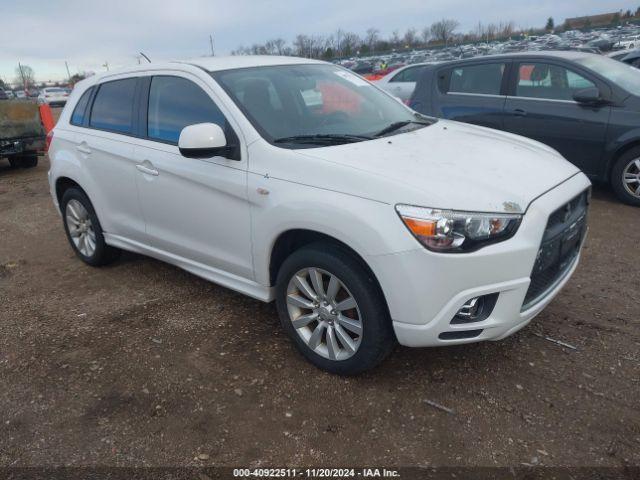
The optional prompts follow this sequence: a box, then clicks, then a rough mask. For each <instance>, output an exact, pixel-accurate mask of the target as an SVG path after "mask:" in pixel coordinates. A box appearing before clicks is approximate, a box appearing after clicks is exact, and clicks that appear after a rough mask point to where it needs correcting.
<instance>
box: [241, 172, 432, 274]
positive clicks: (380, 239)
mask: <svg viewBox="0 0 640 480" xmlns="http://www.w3.org/2000/svg"><path fill="white" fill-rule="evenodd" d="M278 182H284V181H277V180H274V179H270V183H278ZM285 183H287V185H286V186H283V188H281V189H280V190H281V191H282V192H283V193H282V194H281V195H280V196H275V195H274V198H270V199H269V200H268V201H267V202H264V201H262V200H263V198H264V197H261V198H255V199H254V198H250V200H251V201H252V236H253V257H254V270H255V277H256V281H257V282H258V283H260V284H263V285H269V284H270V278H269V265H270V262H271V254H272V251H273V248H274V246H275V243H276V241H277V239H278V238H279V237H280V236H281V235H282V234H284V233H285V232H287V231H290V230H298V229H302V230H311V231H314V232H318V233H322V234H324V235H328V236H330V237H333V238H335V239H336V240H339V241H340V242H342V243H344V244H346V245H348V246H349V247H350V248H352V249H353V250H354V251H355V252H356V253H357V254H358V255H360V257H362V258H363V259H365V261H366V259H367V257H371V256H373V255H385V254H391V253H394V252H397V251H398V250H412V249H417V248H420V246H419V245H418V243H417V242H416V241H415V240H414V238H413V237H412V236H411V235H410V234H408V232H407V231H406V229H405V228H404V227H403V225H402V223H401V221H400V219H399V218H398V216H397V214H396V212H395V210H394V207H393V206H392V205H388V204H385V203H380V202H376V201H372V200H368V199H363V198H357V197H356V198H354V197H351V196H348V195H345V194H339V193H335V192H327V191H325V190H322V189H313V188H308V187H304V186H301V185H297V184H294V183H290V182H285ZM273 190H276V189H275V188H274V189H273ZM250 191H251V187H250ZM254 191H255V189H254ZM341 196H348V197H349V199H348V203H347V199H346V198H345V199H344V200H343V201H341V199H340V197H341ZM341 204H342V205H346V204H348V205H349V207H350V208H349V209H345V208H340V206H339V205H341ZM373 225H376V228H374V227H373ZM381 225H386V227H385V228H380V226H381ZM369 266H370V268H372V270H373V266H372V265H369ZM375 273H376V272H375V271H374V274H375Z"/></svg>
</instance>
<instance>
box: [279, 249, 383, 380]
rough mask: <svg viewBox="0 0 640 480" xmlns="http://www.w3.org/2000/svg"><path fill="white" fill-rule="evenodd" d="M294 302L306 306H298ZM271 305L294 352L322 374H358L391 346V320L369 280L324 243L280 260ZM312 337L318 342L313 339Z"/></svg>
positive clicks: (351, 259) (352, 260) (349, 258)
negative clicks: (319, 369)
mask: <svg viewBox="0 0 640 480" xmlns="http://www.w3.org/2000/svg"><path fill="white" fill-rule="evenodd" d="M316 272H319V277H318V276H315V275H314V277H315V281H314V278H312V274H316ZM332 277H335V278H334V279H333V280H332ZM318 278H319V279H320V280H318ZM301 279H302V280H303V281H302V283H301ZM331 282H334V283H333V288H332V286H331V285H332V283H331ZM338 283H339V285H338V286H336V285H337V284H338ZM319 284H321V285H322V286H321V287H318V285H319ZM299 285H302V286H301V287H298V286H299ZM318 290H320V293H318ZM305 291H306V292H307V294H304V293H303V292H305ZM314 298H315V300H314ZM350 299H352V300H350ZM296 300H297V301H300V300H303V301H304V302H306V303H307V305H308V306H307V307H300V304H298V303H297V302H296ZM314 302H315V303H314ZM350 305H355V306H354V307H352V308H348V306H350ZM276 306H277V309H278V315H279V317H280V321H281V323H282V327H283V328H284V330H285V331H286V332H287V334H288V335H289V337H290V338H291V340H292V341H293V343H294V345H295V346H296V348H297V349H298V350H299V351H300V353H302V355H303V356H304V357H305V358H306V359H307V360H309V361H310V362H311V363H312V364H314V365H315V366H316V367H318V368H321V369H322V370H326V371H327V372H331V373H335V374H339V375H355V374H358V373H361V372H364V371H365V370H369V369H371V368H373V367H375V366H376V365H378V364H379V363H380V362H381V361H382V360H384V358H385V357H386V356H387V355H388V354H389V353H390V352H391V350H392V349H393V347H394V345H395V335H394V333H393V328H392V324H391V318H390V317H389V313H388V309H387V305H386V302H385V300H384V296H383V293H382V291H381V290H380V287H379V286H378V283H377V282H376V280H375V278H373V276H372V274H371V273H370V272H369V271H368V270H367V268H366V267H365V266H364V265H363V264H362V262H361V260H360V259H358V258H356V257H355V256H354V255H353V254H351V253H350V252H348V251H347V250H346V249H344V248H341V247H339V246H336V245H334V244H331V243H328V242H320V243H315V244H312V245H308V246H305V247H302V248H301V249H299V250H296V251H295V252H293V253H292V254H291V255H290V256H289V257H288V258H287V259H286V260H285V261H284V263H283V264H282V266H281V267H280V270H279V271H278V278H277V282H276ZM314 307H315V308H314ZM309 318H315V319H314V320H311V321H308V319H309ZM294 321H295V322H296V326H294ZM318 329H320V332H321V333H320V334H317V330H318ZM358 332H360V333H359V334H358ZM314 334H316V340H317V339H318V338H319V340H317V341H315V340H314ZM345 335H347V337H346V336H345ZM313 345H315V347H314V346H313Z"/></svg>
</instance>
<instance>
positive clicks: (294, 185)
mask: <svg viewBox="0 0 640 480" xmlns="http://www.w3.org/2000/svg"><path fill="white" fill-rule="evenodd" d="M53 132H54V133H53V138H50V139H49V140H50V141H51V144H50V150H49V156H50V159H51V170H50V172H49V181H50V185H51V194H52V196H53V199H54V202H55V204H56V205H57V206H58V208H59V210H60V212H62V217H63V223H64V228H65V230H66V233H67V236H68V238H69V241H70V244H71V246H72V248H73V249H74V250H75V252H76V254H77V255H78V256H79V257H80V258H81V259H82V260H84V261H85V262H86V263H88V264H90V265H103V264H105V263H107V262H109V261H111V260H113V259H114V258H115V256H116V254H117V252H118V249H124V250H131V251H134V252H138V253H141V254H144V255H149V256H152V257H155V258H158V259H161V260H164V261H166V262H169V263H172V264H174V265H177V266H179V267H181V268H184V269H185V270H188V271H190V272H192V273H194V274H196V275H199V276H201V277H204V278H206V279H209V280H211V281H214V282H216V283H219V284H221V285H224V286H226V287H229V288H232V289H234V290H237V291H239V292H242V293H245V294H247V295H249V296H251V297H254V298H257V299H259V300H262V301H265V302H270V301H273V300H275V301H276V304H277V309H278V313H279V316H280V319H281V321H282V325H283V328H284V329H285V330H286V331H287V333H288V334H289V335H290V337H291V339H292V340H293V342H294V343H295V345H296V346H297V348H298V349H299V350H300V351H301V352H302V354H303V355H304V356H305V357H306V358H307V359H309V360H310V361H311V362H312V363H314V364H315V365H317V366H319V367H320V368H323V369H325V370H328V371H331V372H335V373H341V374H353V373H357V372H360V371H363V370H365V369H368V368H371V367H372V366H374V365H375V364H377V363H378V362H380V361H381V360H382V359H383V358H384V357H385V355H386V354H387V353H389V351H390V350H391V349H392V347H393V345H394V344H395V342H396V341H397V342H399V343H400V344H402V345H408V346H413V347H426V346H441V345H451V344H460V343H468V342H477V341H482V340H498V339H501V338H504V337H506V336H507V335H510V334H512V333H514V332H515V331H517V330H519V329H520V328H522V327H524V326H525V325H526V324H527V323H528V322H529V321H530V320H531V318H533V317H534V316H535V315H536V314H538V313H539V312H540V311H541V310H542V309H543V308H544V307H545V306H546V305H547V304H548V303H549V302H550V301H551V299H552V298H553V297H554V296H555V295H556V294H557V293H558V291H559V290H560V289H561V288H562V286H563V285H564V284H565V283H566V282H567V280H568V279H569V277H570V276H571V274H572V273H573V271H574V269H575V268H576V265H577V263H578V258H579V254H580V247H581V245H582V240H583V238H584V235H585V231H586V215H587V208H588V202H589V188H590V183H589V181H588V179H587V178H586V177H585V176H584V175H583V174H582V173H580V172H579V171H578V169H577V168H576V167H575V166H573V165H572V164H570V163H568V162H566V161H565V160H564V159H563V158H562V157H561V156H560V155H559V154H558V153H557V152H555V151H554V150H552V149H550V148H548V147H546V146H544V145H542V144H540V143H537V142H534V141H531V140H527V139H524V138H520V137H517V136H514V135H510V134H506V133H502V132H497V131H493V130H489V129H486V128H480V127H475V126H470V125H465V124H459V123H456V122H451V121H445V120H436V119H433V118H429V117H424V116H422V115H420V114H417V113H416V112H414V111H412V110H410V109H409V108H407V107H406V106H404V105H402V104H401V103H400V102H398V101H397V100H395V99H394V98H393V97H391V96H390V95H388V94H387V93H385V92H383V91H382V90H380V89H378V88H377V87H375V86H373V85H372V84H370V83H369V82H367V81H365V80H363V79H362V78H361V77H359V76H357V75H355V74H353V73H351V72H349V71H347V70H345V69H343V68H341V67H338V66H335V65H331V64H328V63H324V62H318V61H313V60H306V59H296V58H289V57H286V58H283V57H230V58H201V59H198V60H194V61H193V62H185V63H167V64H149V65H144V66H140V67H135V68H131V69H128V70H126V71H120V72H108V73H105V74H103V75H96V76H94V77H91V78H89V79H87V80H84V81H82V82H80V83H79V84H77V85H76V88H75V89H74V91H73V93H72V95H71V97H70V100H69V103H68V105H67V107H66V108H65V109H64V111H63V112H62V115H61V117H60V120H59V122H58V124H57V126H56V128H55V130H54V131H53Z"/></svg>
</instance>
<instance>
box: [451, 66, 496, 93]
mask: <svg viewBox="0 0 640 480" xmlns="http://www.w3.org/2000/svg"><path fill="white" fill-rule="evenodd" d="M504 70H505V64H504V63H487V64H482V65H464V66H461V67H456V68H454V69H453V70H452V71H451V80H450V82H449V92H451V93H476V94H485V95H500V89H501V86H502V76H503V75H504Z"/></svg>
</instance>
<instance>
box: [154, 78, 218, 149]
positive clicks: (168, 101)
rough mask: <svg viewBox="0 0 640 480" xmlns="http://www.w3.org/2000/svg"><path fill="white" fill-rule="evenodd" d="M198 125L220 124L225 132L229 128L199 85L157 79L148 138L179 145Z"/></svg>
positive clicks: (183, 79) (186, 81)
mask: <svg viewBox="0 0 640 480" xmlns="http://www.w3.org/2000/svg"><path fill="white" fill-rule="evenodd" d="M196 123H216V124H218V125H220V127H222V129H223V130H224V129H225V127H226V120H225V117H224V115H223V114H222V112H221V111H220V110H219V109H218V107H217V106H216V104H215V103H213V100H211V97H209V95H207V94H206V93H205V92H204V90H202V89H201V88H200V87H199V86H197V85H196V84H195V83H193V82H191V81H190V80H187V79H185V78H181V77H171V76H158V77H153V79H152V80H151V89H150V90H149V111H148V121H147V136H148V137H149V138H151V139H154V140H161V141H164V142H170V143H178V139H179V138H180V132H181V131H182V129H183V128H184V127H187V126H189V125H194V124H196Z"/></svg>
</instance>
